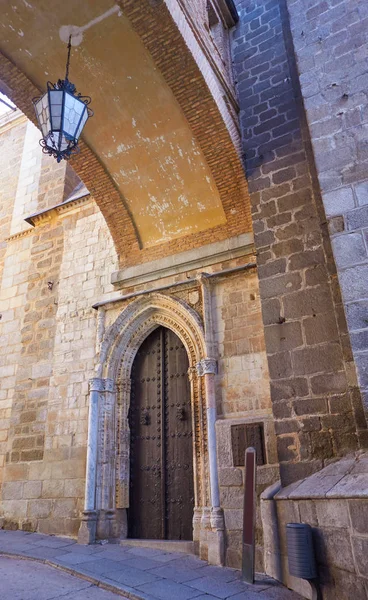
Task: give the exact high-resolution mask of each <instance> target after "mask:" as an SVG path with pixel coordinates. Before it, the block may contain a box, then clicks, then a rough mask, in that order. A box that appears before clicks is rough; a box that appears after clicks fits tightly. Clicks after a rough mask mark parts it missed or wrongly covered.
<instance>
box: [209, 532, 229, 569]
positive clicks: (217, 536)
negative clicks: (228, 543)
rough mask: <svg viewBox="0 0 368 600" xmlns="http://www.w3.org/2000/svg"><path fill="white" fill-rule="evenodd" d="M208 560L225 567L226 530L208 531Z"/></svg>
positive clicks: (211, 563)
mask: <svg viewBox="0 0 368 600" xmlns="http://www.w3.org/2000/svg"><path fill="white" fill-rule="evenodd" d="M207 549H208V558H207V560H208V562H209V564H210V565H217V566H221V567H223V566H224V564H225V534H224V531H208V533H207Z"/></svg>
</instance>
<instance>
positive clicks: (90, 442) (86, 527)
mask: <svg viewBox="0 0 368 600" xmlns="http://www.w3.org/2000/svg"><path fill="white" fill-rule="evenodd" d="M103 391H104V380H103V379H100V378H97V377H96V378H94V379H91V380H90V382H89V413H88V439H87V467H86V487H85V497H84V511H83V517H82V522H81V525H80V528H79V532H78V542H79V543H80V544H92V543H93V542H94V541H95V539H96V521H97V513H96V478H97V449H98V417H99V403H100V395H101V393H102V392H103Z"/></svg>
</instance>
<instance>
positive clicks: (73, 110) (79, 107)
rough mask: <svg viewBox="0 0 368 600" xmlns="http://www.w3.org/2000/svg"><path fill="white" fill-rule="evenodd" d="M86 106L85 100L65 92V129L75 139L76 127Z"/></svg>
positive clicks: (68, 135)
mask: <svg viewBox="0 0 368 600" xmlns="http://www.w3.org/2000/svg"><path fill="white" fill-rule="evenodd" d="M84 107H85V104H84V102H82V101H81V100H79V99H78V98H75V97H74V96H72V95H71V94H68V93H66V94H65V104H64V118H63V131H64V133H65V135H66V136H67V137H69V138H70V139H73V140H74V139H75V134H76V129H77V127H78V123H79V120H80V117H81V114H82V112H83V109H84Z"/></svg>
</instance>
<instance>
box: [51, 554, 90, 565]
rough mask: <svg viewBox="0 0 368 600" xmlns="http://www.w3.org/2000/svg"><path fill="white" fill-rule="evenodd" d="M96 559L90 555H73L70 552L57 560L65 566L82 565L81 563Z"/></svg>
mask: <svg viewBox="0 0 368 600" xmlns="http://www.w3.org/2000/svg"><path fill="white" fill-rule="evenodd" d="M95 560H96V557H95V556H94V555H93V554H92V555H91V554H73V553H72V552H70V553H68V554H65V555H64V556H63V557H62V558H60V559H59V560H58V562H59V561H60V562H61V563H64V564H65V565H71V566H72V565H82V564H83V563H87V562H92V561H95Z"/></svg>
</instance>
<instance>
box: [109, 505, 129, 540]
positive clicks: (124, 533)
mask: <svg viewBox="0 0 368 600" xmlns="http://www.w3.org/2000/svg"><path fill="white" fill-rule="evenodd" d="M127 537H128V516H127V510H126V508H116V509H115V510H114V512H113V517H112V519H111V521H110V538H112V539H113V540H126V538H127Z"/></svg>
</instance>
